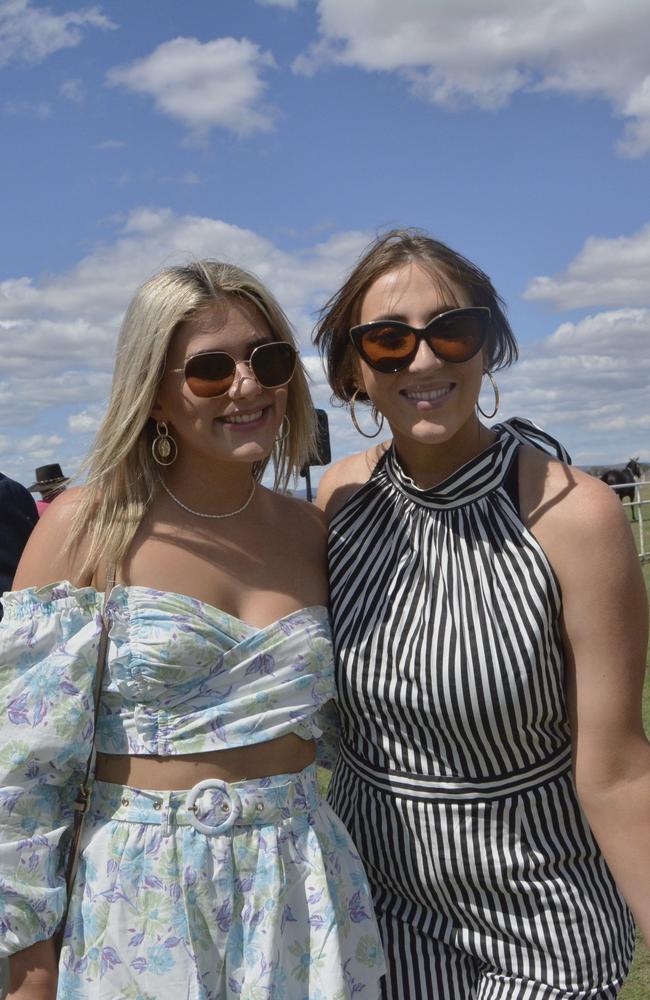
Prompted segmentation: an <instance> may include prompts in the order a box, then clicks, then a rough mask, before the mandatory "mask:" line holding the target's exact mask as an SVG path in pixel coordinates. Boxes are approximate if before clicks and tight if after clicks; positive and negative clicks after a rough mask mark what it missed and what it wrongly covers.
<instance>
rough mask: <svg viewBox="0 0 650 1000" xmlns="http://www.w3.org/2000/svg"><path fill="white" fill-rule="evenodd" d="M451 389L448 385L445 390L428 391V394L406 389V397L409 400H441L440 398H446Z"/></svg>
mask: <svg viewBox="0 0 650 1000" xmlns="http://www.w3.org/2000/svg"><path fill="white" fill-rule="evenodd" d="M451 388H452V387H451V386H450V385H446V386H445V387H444V388H443V389H427V390H426V392H425V391H424V390H421V391H418V390H415V389H412V390H410V391H409V390H408V389H405V390H404V395H405V396H406V398H407V399H428V400H432V399H439V398H440V396H445V395H446V394H447V393H448V392H449V390H450V389H451Z"/></svg>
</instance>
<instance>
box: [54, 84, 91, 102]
mask: <svg viewBox="0 0 650 1000" xmlns="http://www.w3.org/2000/svg"><path fill="white" fill-rule="evenodd" d="M59 93H60V95H61V97H65V99H66V100H67V101H72V103H73V104H83V102H84V99H85V97H86V89H85V87H84V85H83V83H82V81H81V80H64V81H63V83H62V84H61V86H60V87H59Z"/></svg>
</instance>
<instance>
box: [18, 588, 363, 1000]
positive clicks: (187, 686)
mask: <svg viewBox="0 0 650 1000" xmlns="http://www.w3.org/2000/svg"><path fill="white" fill-rule="evenodd" d="M3 603H4V606H5V616H4V620H3V622H2V623H1V624H0V956H2V955H8V954H12V953H13V952H15V951H17V950H19V949H21V948H25V947H27V946H28V945H29V944H31V943H33V942H35V941H38V940H43V939H45V938H48V937H50V936H51V935H52V934H53V933H54V931H55V929H56V927H57V925H58V923H59V922H60V919H61V914H62V912H63V907H64V903H65V889H64V886H63V879H62V858H61V851H60V845H61V841H62V839H63V838H64V836H65V834H66V831H67V829H68V828H69V825H70V822H71V817H72V800H73V799H74V796H75V794H76V789H77V787H78V779H79V776H80V774H81V773H82V771H83V768H84V766H85V762H86V759H87V756H88V752H89V746H90V738H91V734H92V725H93V713H92V683H93V678H94V674H95V669H96V662H97V646H98V641H99V635H100V631H101V611H102V603H103V599H102V597H101V595H99V594H97V593H96V591H94V590H93V589H92V588H82V589H75V588H73V587H71V586H70V584H67V583H64V584H60V585H55V586H51V587H47V588H42V589H41V590H38V591H37V590H26V591H21V592H17V593H13V594H7V595H4V598H3ZM106 611H107V615H108V618H109V621H110V640H111V641H110V643H109V658H108V664H107V671H106V676H105V683H104V690H103V695H102V705H101V707H100V714H99V722H98V748H99V749H102V750H104V751H106V752H113V753H116V752H128V753H138V752H139V753H143V754H147V753H164V754H168V755H169V754H173V753H195V752H197V751H199V752H200V751H201V750H204V751H205V750H213V749H218V748H223V747H224V746H242V745H246V744H251V743H256V742H263V741H265V740H270V739H273V738H275V737H277V736H279V735H283V734H284V733H286V732H297V733H298V734H299V735H303V736H305V737H313V736H318V735H319V734H320V732H321V730H320V727H319V726H318V725H317V722H316V713H317V712H319V710H321V709H322V708H323V707H324V706H325V705H326V703H327V702H328V700H329V698H330V697H331V695H332V694H333V690H334V687H333V671H332V660H331V644H330V641H329V625H328V621H327V613H326V610H325V609H324V608H309V609H304V610H302V611H299V612H295V613H294V614H291V615H288V616H286V617H285V618H283V619H281V620H280V621H278V622H275V623H273V624H272V625H270V626H268V628H265V629H255V628H253V627H252V626H249V625H247V624H245V623H244V622H241V621H239V620H238V619H236V618H233V617H231V616H229V615H226V614H224V613H223V612H221V611H219V610H218V609H216V608H212V607H211V606H209V605H206V604H203V603H202V602H199V601H194V600H192V599H191V598H189V597H185V596H183V595H177V594H163V593H161V592H160V591H155V590H150V589H145V588H138V587H134V588H126V587H116V588H114V590H113V592H112V594H111V597H110V600H109V601H108V603H107V608H106ZM264 780H265V781H266V782H268V783H269V785H268V789H269V790H272V789H273V788H275V779H264ZM286 781H287V776H284V782H285V783H286ZM304 781H305V782H306V785H305V788H304V789H303V792H304V794H303V796H302V797H303V798H304V799H305V802H307V803H308V806H309V808H307V809H304V808H301V807H299V806H298V805H297V803H298V801H299V800H300V799H301V796H300V795H298V796H294V798H293V799H292V803H291V808H289V806H286V808H285V811H284V812H282V814H281V815H280V814H278V815H277V816H276V817H275V818H274V819H272V820H269V821H268V823H265V824H260V822H259V821H256V822H253V823H248V825H246V824H244V825H243V826H242V825H237V824H236V825H235V826H233V827H232V830H231V831H230V832H229V833H228V834H227V835H225V834H223V835H219V836H215V835H212V834H206V833H204V832H201V831H200V830H197V829H196V828H195V827H194V826H187V825H183V824H182V823H181V824H180V825H179V824H176V825H173V833H170V832H169V831H168V830H166V832H165V836H162V837H161V834H160V828H159V827H157V825H156V824H155V823H150V822H149V821H148V820H145V821H141V818H138V821H137V822H135V821H133V817H131V818H126V819H124V818H119V817H118V818H110V819H107V812H106V810H107V808H108V815H110V816H112V813H111V808H110V807H107V804H106V801H105V796H104V798H103V799H102V797H101V796H100V798H99V799H98V801H97V803H96V805H95V807H94V812H93V816H92V818H91V821H90V822H88V823H87V825H86V828H85V831H84V835H85V838H86V849H85V853H84V855H83V861H82V865H83V869H82V874H81V875H80V880H79V881H78V882H77V888H76V889H75V895H74V900H73V909H72V915H71V918H70V919H71V923H70V926H69V938H68V941H67V943H66V951H65V952H64V956H63V958H62V962H63V965H62V979H61V982H62V984H66V985H65V987H64V986H62V987H61V989H62V990H63V989H64V988H65V992H64V993H61V992H60V995H61V996H65V997H66V998H69V1000H81V998H84V997H86V996H88V997H90V996H92V997H106V998H108V997H111V998H113V997H118V996H119V997H122V996H123V997H125V998H127V997H129V998H131V997H132V998H137V1000H145V998H146V997H149V996H150V997H155V996H157V993H156V990H159V989H160V986H161V982H164V989H165V992H166V991H167V989H168V988H169V986H170V982H171V980H170V979H169V978H168V977H167V975H166V973H167V972H170V970H171V967H172V966H170V965H169V963H170V956H171V958H173V968H174V969H176V972H175V973H174V975H177V976H178V980H177V981H178V984H179V990H178V996H179V997H180V996H182V997H185V996H187V997H192V998H194V997H196V998H197V1000H198V998H208V997H213V996H214V997H222V996H224V997H226V996H227V997H231V996H232V997H235V996H239V997H242V998H243V997H247V998H249V1000H254V998H257V997H260V998H261V997H265V998H266V997H267V996H271V995H272V996H274V997H278V1000H282V998H284V997H286V998H287V1000H294V998H295V1000H304V998H314V1000H316V998H321V997H327V1000H331V998H338V997H348V996H352V993H353V992H354V993H355V994H357V993H359V992H363V996H365V997H373V996H375V995H376V994H377V991H376V990H375V984H376V982H377V979H378V977H379V976H380V975H381V972H382V970H383V965H382V958H381V953H380V945H379V938H378V936H377V931H376V926H375V923H374V917H373V916H372V911H371V908H370V902H369V897H368V892H367V887H366V881H365V875H364V873H363V869H362V867H361V865H360V862H359V860H358V856H357V854H356V852H355V850H354V848H353V846H352V844H351V842H350V840H349V837H348V835H347V833H346V832H345V831H344V829H343V827H342V826H341V824H340V822H339V821H338V819H336V817H335V816H334V814H333V813H331V811H330V810H329V807H328V806H326V805H325V804H324V803H322V802H321V801H320V799H319V800H318V802H316V800H314V799H313V797H310V796H313V794H314V788H313V775H311V776H309V775H308V776H306V777H305V778H304ZM249 784H250V783H249ZM97 789H98V795H99V790H100V789H101V783H98V784H97ZM307 789H311V791H308V790H307ZM246 794H247V793H246ZM269 794H271V792H270V791H269ZM271 797H273V796H271ZM267 805H268V803H267ZM100 806H101V808H100ZM264 809H265V810H266V806H265V807H264ZM102 810H103V811H102ZM264 816H266V812H264ZM136 872H140V873H141V877H140V876H138V878H139V879H140V880H139V881H137V886H136V887H134V886H133V885H131V888H130V890H129V892H127V890H126V888H125V887H127V888H128V886H129V885H130V884H131V883H130V882H129V880H131V881H132V880H133V879H135V878H136V875H135V873H136ZM142 872H146V875H142ZM228 886H229V888H228ZM265 886H266V889H265ZM226 890H227V891H226ZM229 893H230V895H229ZM265 893H266V895H265ZM278 894H279V895H278ZM262 898H263V899H264V905H263V906H262V903H261V902H260V900H261V899H262ZM283 901H284V902H283ZM223 907H225V908H223ZM285 907H288V909H286V908H285ZM104 910H106V911H107V912H106V921H107V922H106V924H105V926H104V928H103V930H102V929H101V928H99V924H98V920H100V917H101V914H102V913H103V912H104ZM137 915H139V916H138V920H136V919H135V917H136V916H137ZM190 915H191V916H190ZM102 919H103V918H102ZM165 920H166V921H167V924H165V928H164V933H163V929H162V925H163V923H164V922H165ZM138 921H140V922H138ZM136 924H137V926H136ZM294 924H295V926H294ZM226 925H228V926H227V928H226ZM98 928H99V929H98ZM328 928H329V930H328ZM323 929H324V931H325V932H323V933H321V931H323ZM120 935H122V936H120ZM124 935H128V938H127V939H126V940H125V939H124ZM139 935H142V938H141V940H140V941H139V943H138V945H137V954H134V953H132V951H131V949H133V948H135V947H136V945H135V944H133V943H131V942H133V941H134V940H137V939H138V936H139ZM176 938H178V941H176V940H175V939H176ZM172 941H174V942H175V943H174V944H172V943H170V942H172ZM96 949H99V950H96ZM291 949H293V951H292V950H291ZM181 955H183V956H184V958H183V961H182V962H181V959H180V956H181ZM156 956H157V957H156ZM219 956H221V958H219ZM133 962H135V963H136V964H135V965H133ZM168 966H169V968H168ZM154 969H157V970H158V971H154ZM219 969H221V972H219ZM116 970H119V971H116ZM225 970H228V971H227V974H226V971H225ZM251 970H256V971H255V974H254V976H253V972H252V971H251ZM300 970H302V972H301V971H300ZM163 972H164V973H165V976H164V977H163V980H158V979H156V977H157V976H158V975H159V974H160V975H162V973H163ZM145 973H146V974H145ZM224 976H225V978H224ZM151 977H153V978H151ZM251 977H253V978H251ZM255 977H257V978H255ZM154 981H155V982H156V983H157V985H155V986H154V985H152V984H153V983H154ZM98 983H99V984H102V983H103V985H101V989H102V990H103V992H101V993H100V992H98V989H99V988H100V986H99V985H98ZM147 983H148V984H149V985H143V984H147ZM269 983H272V984H273V986H272V989H273V991H274V992H272V993H269V992H268V989H270V988H271V987H270V986H268V984H269ZM91 984H92V986H91ZM116 984H117V985H116ZM188 984H190V985H188ZM282 990H284V993H283V992H282ZM238 991H239V992H238Z"/></svg>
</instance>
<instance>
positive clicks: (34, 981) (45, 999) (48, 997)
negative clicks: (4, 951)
mask: <svg viewBox="0 0 650 1000" xmlns="http://www.w3.org/2000/svg"><path fill="white" fill-rule="evenodd" d="M57 979H58V970H57V961H56V956H55V954H54V943H53V941H51V940H50V941H39V942H38V943H37V944H33V945H31V946H30V947H29V948H25V949H24V951H19V952H17V953H16V954H15V955H12V956H11V958H10V959H9V993H8V994H7V998H8V1000H55V998H56V989H57Z"/></svg>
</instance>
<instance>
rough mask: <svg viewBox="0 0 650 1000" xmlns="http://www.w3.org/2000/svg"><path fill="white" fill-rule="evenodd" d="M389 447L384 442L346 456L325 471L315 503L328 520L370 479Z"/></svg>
mask: <svg viewBox="0 0 650 1000" xmlns="http://www.w3.org/2000/svg"><path fill="white" fill-rule="evenodd" d="M389 447H390V441H383V442H382V443H381V444H377V445H374V446H373V447H372V448H368V449H367V450H366V451H359V452H356V454H354V455H347V456H346V457H345V458H342V459H340V460H339V461H338V462H335V463H334V465H331V466H330V468H329V469H328V470H327V472H325V473H324V475H323V476H322V477H321V480H320V483H319V484H318V495H317V497H316V505H317V506H318V507H320V509H321V510H322V511H324V512H325V515H326V517H327V520H328V522H329V521H331V519H332V518H333V517H334V515H335V514H336V513H337V512H338V511H339V510H340V509H341V507H342V506H343V505H344V503H345V502H346V501H347V500H348V499H349V498H350V497H351V496H352V494H353V493H356V491H357V490H358V489H359V488H360V487H361V486H363V484H364V483H367V482H368V480H369V479H370V477H371V475H372V474H373V472H374V470H375V466H376V465H377V462H378V461H379V460H380V458H381V457H382V455H384V454H385V453H386V451H387V450H388V448H389Z"/></svg>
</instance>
